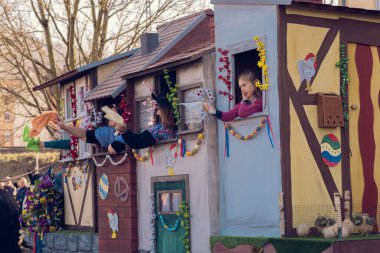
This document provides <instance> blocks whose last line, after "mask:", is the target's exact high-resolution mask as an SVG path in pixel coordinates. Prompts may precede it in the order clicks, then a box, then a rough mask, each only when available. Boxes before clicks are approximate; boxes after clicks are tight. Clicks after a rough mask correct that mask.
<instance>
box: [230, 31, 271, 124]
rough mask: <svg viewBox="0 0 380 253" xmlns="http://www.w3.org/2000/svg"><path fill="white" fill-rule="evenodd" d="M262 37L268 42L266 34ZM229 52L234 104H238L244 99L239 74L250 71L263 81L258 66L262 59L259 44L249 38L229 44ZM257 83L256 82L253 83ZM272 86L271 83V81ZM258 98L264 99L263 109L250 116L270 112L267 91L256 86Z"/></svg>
mask: <svg viewBox="0 0 380 253" xmlns="http://www.w3.org/2000/svg"><path fill="white" fill-rule="evenodd" d="M260 39H261V40H262V41H263V42H264V44H266V40H265V36H261V37H260ZM227 49H228V51H229V54H230V56H231V74H232V75H231V81H232V83H233V84H232V89H231V90H232V95H233V96H234V99H233V102H234V104H235V105H236V104H238V103H240V102H241V101H242V99H243V98H242V92H241V89H240V87H239V75H240V74H241V73H243V72H245V73H247V72H250V73H252V74H253V76H254V78H255V79H257V80H258V81H260V82H262V80H263V71H262V69H261V68H259V67H258V66H257V63H258V62H259V61H260V57H259V52H258V51H257V45H256V42H255V41H254V40H247V41H242V42H238V43H234V44H231V45H228V46H227ZM253 85H255V83H253ZM269 86H270V83H269ZM254 96H255V97H256V99H262V105H263V108H262V111H261V112H257V113H254V114H252V115H251V116H249V117H255V116H262V115H266V114H268V106H267V104H268V100H267V91H266V90H262V91H261V90H260V89H259V88H256V92H255V93H254Z"/></svg>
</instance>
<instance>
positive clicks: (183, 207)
mask: <svg viewBox="0 0 380 253" xmlns="http://www.w3.org/2000/svg"><path fill="white" fill-rule="evenodd" d="M179 208H180V211H177V216H182V218H183V220H182V221H181V226H182V227H183V228H184V230H185V234H184V235H183V236H182V237H181V238H180V240H181V242H182V243H183V246H185V249H186V253H191V239H190V207H189V206H188V205H187V203H186V201H182V203H181V204H180V205H179Z"/></svg>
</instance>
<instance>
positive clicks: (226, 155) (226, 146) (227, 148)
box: [224, 127, 230, 157]
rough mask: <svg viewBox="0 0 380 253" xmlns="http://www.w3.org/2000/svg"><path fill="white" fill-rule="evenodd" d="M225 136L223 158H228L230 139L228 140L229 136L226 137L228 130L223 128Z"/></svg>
mask: <svg viewBox="0 0 380 253" xmlns="http://www.w3.org/2000/svg"><path fill="white" fill-rule="evenodd" d="M225 130H226V131H225V136H226V143H225V146H224V156H225V157H230V139H229V136H228V134H229V133H228V129H227V128H226V127H225Z"/></svg>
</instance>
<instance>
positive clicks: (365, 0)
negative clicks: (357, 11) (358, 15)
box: [346, 0, 376, 10]
mask: <svg viewBox="0 0 380 253" xmlns="http://www.w3.org/2000/svg"><path fill="white" fill-rule="evenodd" d="M346 6H349V7H352V8H361V9H368V10H373V9H376V0H346Z"/></svg>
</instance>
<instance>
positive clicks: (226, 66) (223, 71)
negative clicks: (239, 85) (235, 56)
mask: <svg viewBox="0 0 380 253" xmlns="http://www.w3.org/2000/svg"><path fill="white" fill-rule="evenodd" d="M218 52H219V53H220V54H221V56H220V57H219V62H220V63H221V64H223V65H222V66H221V67H219V68H218V70H219V72H220V74H219V75H218V79H219V80H221V81H222V82H223V83H224V84H225V85H226V87H227V90H224V91H223V90H219V95H223V96H226V97H228V101H229V103H231V101H232V100H233V99H234V96H233V95H231V85H232V82H231V69H230V64H231V63H230V58H229V57H228V50H223V49H221V48H218Z"/></svg>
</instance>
